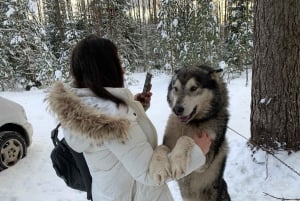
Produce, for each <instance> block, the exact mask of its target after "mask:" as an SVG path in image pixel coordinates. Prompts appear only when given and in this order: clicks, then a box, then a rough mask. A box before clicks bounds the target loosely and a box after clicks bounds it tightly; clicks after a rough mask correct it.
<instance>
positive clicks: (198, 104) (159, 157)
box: [150, 65, 230, 201]
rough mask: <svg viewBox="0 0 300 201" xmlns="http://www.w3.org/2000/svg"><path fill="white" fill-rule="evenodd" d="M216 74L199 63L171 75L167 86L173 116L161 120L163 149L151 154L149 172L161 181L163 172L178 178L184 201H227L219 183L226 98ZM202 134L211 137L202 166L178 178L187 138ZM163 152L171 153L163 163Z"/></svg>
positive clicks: (190, 144)
mask: <svg viewBox="0 0 300 201" xmlns="http://www.w3.org/2000/svg"><path fill="white" fill-rule="evenodd" d="M220 71H221V70H215V69H213V68H211V67H209V66H204V65H202V66H190V67H185V68H182V69H180V70H178V71H177V72H175V74H174V76H173V78H172V80H171V82H170V84H169V87H168V95H167V101H168V104H169V106H170V108H171V109H172V111H173V112H172V113H171V114H170V116H169V119H168V122H167V126H166V130H165V135H164V140H163V145H161V146H159V147H158V148H157V149H156V150H155V152H154V155H153V158H152V162H151V165H150V174H152V175H153V177H154V178H156V179H159V180H162V181H163V180H164V179H165V178H166V177H167V176H168V175H169V174H171V176H172V177H173V178H174V179H179V180H178V184H179V187H180V191H181V194H182V197H183V199H184V201H229V200H230V196H229V194H228V192H227V184H226V182H225V180H224V179H223V173H224V169H225V163H226V157H227V152H228V146H227V142H226V139H225V133H226V128H227V122H228V119H229V114H228V110H227V107H228V94H227V88H226V85H225V83H224V82H223V80H222V78H221V77H220V75H219V72H220ZM202 130H203V131H205V132H206V133H208V135H209V136H210V138H211V139H212V145H211V147H210V151H209V152H208V153H207V155H206V163H205V165H204V166H203V167H202V168H200V169H198V170H196V171H194V172H192V173H191V174H189V175H188V176H186V177H183V178H180V177H182V175H183V174H184V172H185V169H186V166H187V163H188V161H189V155H190V153H191V148H192V147H193V144H194V141H193V140H192V138H193V135H195V134H197V133H201V131H202ZM186 136H189V137H186ZM169 150H172V151H171V153H170V160H169V162H166V158H167V157H166V154H168V152H169ZM168 164H169V165H168ZM167 169H169V170H168V171H167Z"/></svg>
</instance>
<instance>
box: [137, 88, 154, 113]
mask: <svg viewBox="0 0 300 201" xmlns="http://www.w3.org/2000/svg"><path fill="white" fill-rule="evenodd" d="M151 87H152V85H150V87H149V89H148V91H147V93H146V94H143V93H138V94H136V95H135V96H134V99H135V100H136V101H139V102H140V103H141V104H142V106H143V107H144V110H145V111H146V110H147V109H148V108H149V107H150V101H151V96H152V92H150V90H151Z"/></svg>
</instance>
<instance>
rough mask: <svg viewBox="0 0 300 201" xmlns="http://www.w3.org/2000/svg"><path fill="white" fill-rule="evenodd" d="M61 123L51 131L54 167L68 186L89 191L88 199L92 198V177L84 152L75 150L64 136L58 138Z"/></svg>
mask: <svg viewBox="0 0 300 201" xmlns="http://www.w3.org/2000/svg"><path fill="white" fill-rule="evenodd" d="M59 127H60V124H58V125H57V126H56V128H54V129H53V130H52V131H51V139H52V142H53V145H54V149H53V150H52V152H51V155H50V157H51V161H52V165H53V168H54V170H55V172H56V174H57V176H59V177H60V178H62V179H63V180H64V182H65V183H66V184H67V186H69V187H71V188H73V189H76V190H80V191H85V192H87V199H88V200H92V192H91V189H92V177H91V174H90V171H89V168H88V166H87V164H86V161H85V158H84V156H83V153H78V152H76V151H74V150H73V149H72V148H71V147H70V146H69V145H68V144H67V142H66V140H65V139H64V138H62V139H61V140H60V139H59V138H58V129H59Z"/></svg>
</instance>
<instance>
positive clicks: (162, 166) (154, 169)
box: [149, 145, 171, 184]
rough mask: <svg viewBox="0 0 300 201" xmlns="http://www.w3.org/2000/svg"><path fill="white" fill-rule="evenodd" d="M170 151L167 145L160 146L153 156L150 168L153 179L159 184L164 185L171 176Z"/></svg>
mask: <svg viewBox="0 0 300 201" xmlns="http://www.w3.org/2000/svg"><path fill="white" fill-rule="evenodd" d="M169 152H170V149H169V148H168V147H167V146H165V145H160V146H158V147H157V148H156V149H155V150H154V152H153V155H152V159H151V162H150V166H149V173H150V175H151V177H152V178H153V179H154V180H155V181H156V182H158V183H160V184H162V183H164V182H165V181H166V180H167V178H168V177H170V176H171V169H170V168H171V166H170V161H169V158H168V154H169Z"/></svg>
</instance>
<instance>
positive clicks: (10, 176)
mask: <svg viewBox="0 0 300 201" xmlns="http://www.w3.org/2000/svg"><path fill="white" fill-rule="evenodd" d="M130 76H131V77H132V78H134V79H136V80H138V81H139V82H135V83H136V84H135V85H134V86H129V88H130V89H131V90H132V92H133V93H134V94H135V93H137V92H140V91H141V90H142V88H143V87H142V84H143V80H144V78H145V73H134V74H132V75H130ZM169 81H170V76H169V75H165V74H159V73H155V74H154V77H153V82H152V92H153V96H152V101H151V107H150V109H149V110H148V111H147V114H148V115H149V117H150V119H151V120H152V121H153V123H154V125H155V126H156V128H157V131H158V134H159V143H161V140H162V135H163V132H164V127H165V123H166V120H167V117H168V114H169V112H170V109H169V108H168V105H167V102H166V91H167V87H168V83H169ZM245 83H246V81H245V77H244V76H242V77H241V78H238V79H234V80H232V81H230V83H229V84H228V88H229V97H230V106H229V109H230V114H231V116H230V121H229V125H228V126H229V129H228V130H227V139H228V142H229V147H230V152H229V157H228V160H227V165H226V169H225V173H224V177H225V180H226V182H227V184H228V190H229V194H230V195H231V198H232V201H248V200H249V201H253V200H255V201H272V200H277V199H275V198H273V197H272V196H275V197H278V198H285V199H294V200H296V198H298V199H300V191H299V187H300V176H299V171H300V153H292V154H290V155H288V154H287V153H286V152H278V153H276V157H278V158H279V159H280V160H282V161H283V162H284V163H286V164H287V165H289V166H290V167H291V168H292V169H293V170H294V171H292V170H291V169H290V168H288V167H287V166H285V165H284V164H283V163H281V162H280V161H279V160H277V159H276V158H274V157H273V156H272V155H268V154H266V153H265V152H264V151H261V150H259V151H254V150H251V149H250V147H249V146H248V145H247V139H248V138H249V136H250V122H249V119H250V86H251V85H248V86H245ZM45 94H46V91H45V90H34V91H22V92H8V91H7V92H0V96H3V97H6V98H9V99H11V100H14V101H16V102H18V103H20V104H21V105H23V106H24V108H25V110H26V113H27V116H28V119H29V121H30V122H31V123H32V125H33V129H34V135H33V143H32V145H31V146H30V147H29V149H28V154H27V156H26V157H25V158H24V159H22V160H21V161H20V162H19V163H17V164H16V165H15V166H13V167H11V168H9V169H7V170H4V171H2V172H0V200H1V201H29V200H30V201H84V200H86V194H85V193H83V192H80V191H76V190H72V189H70V188H68V187H67V186H66V185H65V184H64V183H63V181H62V180H61V179H60V178H58V177H57V176H56V175H55V172H54V170H53V169H52V164H51V161H50V157H49V155H50V152H51V150H52V148H53V145H52V142H51V140H50V131H51V130H52V129H53V128H54V127H55V125H56V121H55V120H54V119H53V117H52V116H51V115H50V114H49V112H48V111H47V109H46V104H45V103H44V98H45ZM236 132H238V133H239V134H237V133H236ZM241 135H242V136H241ZM295 171H296V172H295ZM297 173H298V174H297ZM169 186H170V189H171V191H172V194H173V195H174V199H175V201H181V200H182V199H181V197H180V193H179V191H178V186H177V184H176V182H170V183H169Z"/></svg>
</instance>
